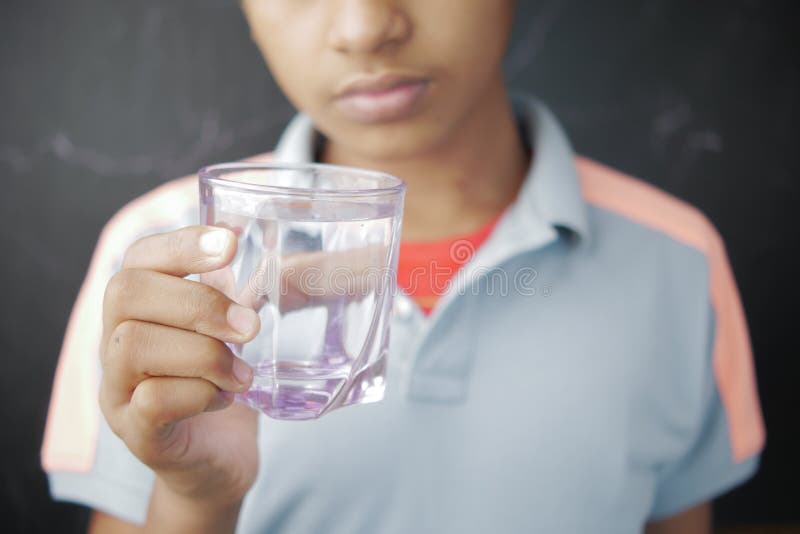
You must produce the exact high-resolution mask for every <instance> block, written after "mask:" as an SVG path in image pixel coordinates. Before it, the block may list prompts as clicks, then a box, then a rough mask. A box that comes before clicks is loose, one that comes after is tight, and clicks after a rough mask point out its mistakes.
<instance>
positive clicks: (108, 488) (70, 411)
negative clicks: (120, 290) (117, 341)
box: [41, 177, 197, 523]
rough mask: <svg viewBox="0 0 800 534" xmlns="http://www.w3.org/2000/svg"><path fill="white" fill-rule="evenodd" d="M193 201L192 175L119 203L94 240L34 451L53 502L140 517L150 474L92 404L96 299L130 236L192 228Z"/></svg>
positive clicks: (98, 322)
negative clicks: (41, 437) (39, 441)
mask: <svg viewBox="0 0 800 534" xmlns="http://www.w3.org/2000/svg"><path fill="white" fill-rule="evenodd" d="M196 204H197V180H196V178H194V177H187V178H183V179H179V180H174V181H172V182H169V183H167V184H164V185H162V186H160V187H158V188H156V189H155V190H153V191H151V192H150V193H148V194H146V195H144V196H142V197H140V198H138V199H137V200H135V201H133V202H131V203H130V204H128V205H127V206H125V207H124V208H123V209H122V210H120V212H118V213H117V214H116V215H115V216H114V217H113V218H112V219H111V221H109V223H108V224H107V225H106V226H105V227H104V229H103V232H102V233H101V235H100V239H99V241H98V243H97V246H96V248H95V253H94V255H93V257H92V261H91V264H90V266H89V271H88V273H87V275H86V278H85V280H84V282H83V285H82V286H81V289H80V292H79V294H78V298H77V300H76V302H75V305H74V306H73V309H72V313H71V315H70V319H69V323H68V326H67V330H66V333H65V336H64V343H63V345H62V348H61V353H60V355H59V360H58V367H57V368H56V375H55V380H54V383H53V390H52V395H51V398H50V406H49V410H48V416H47V424H46V427H45V432H44V440H43V443H42V449H41V461H42V467H43V468H44V470H45V472H46V473H47V476H48V481H49V484H50V493H51V495H52V497H53V498H54V499H56V500H63V501H71V502H76V503H79V504H83V505H85V506H88V507H90V508H93V509H97V510H102V511H104V512H107V513H109V514H111V515H114V516H116V517H119V518H121V519H124V520H126V521H129V522H133V523H142V522H143V521H144V519H145V516H146V513H147V506H148V502H149V498H150V493H151V488H152V482H153V473H152V471H150V469H149V468H147V467H146V466H145V465H143V464H142V463H141V462H139V460H138V459H137V458H136V457H135V456H133V454H131V453H130V451H128V449H127V447H126V446H125V444H124V443H123V442H122V440H121V439H119V438H118V437H117V436H116V435H115V434H114V433H113V432H112V431H111V430H110V428H109V427H108V425H107V424H106V422H105V420H104V418H103V417H102V414H101V412H100V408H99V406H98V402H97V394H98V384H99V377H100V372H101V370H100V362H99V343H100V336H101V334H102V307H103V296H104V293H105V287H106V284H107V283H108V280H109V279H110V278H111V276H112V275H113V274H114V273H115V272H116V271H117V270H118V269H119V266H120V264H121V262H122V258H123V257H124V254H125V251H126V250H127V248H128V247H129V246H130V245H131V244H132V243H133V242H134V241H136V239H138V238H140V237H142V236H144V235H147V234H152V233H156V232H161V231H169V230H174V229H176V228H178V227H181V226H186V225H189V224H196V221H197V207H196Z"/></svg>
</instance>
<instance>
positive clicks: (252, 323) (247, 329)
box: [228, 304, 258, 335]
mask: <svg viewBox="0 0 800 534" xmlns="http://www.w3.org/2000/svg"><path fill="white" fill-rule="evenodd" d="M228 324H229V325H231V327H232V328H233V329H234V330H236V331H238V332H239V333H241V334H245V335H249V334H250V333H251V332H252V331H253V330H255V329H256V326H257V325H258V314H257V313H256V312H254V311H253V310H251V309H250V308H245V307H244V306H240V305H238V304H231V306H230V307H229V308H228Z"/></svg>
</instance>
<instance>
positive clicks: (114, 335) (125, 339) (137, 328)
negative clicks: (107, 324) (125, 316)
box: [107, 320, 144, 360]
mask: <svg viewBox="0 0 800 534" xmlns="http://www.w3.org/2000/svg"><path fill="white" fill-rule="evenodd" d="M143 330H144V327H143V325H142V324H141V323H139V322H138V321H133V320H127V321H122V322H121V323H119V324H118V325H117V326H116V327H115V328H114V331H113V332H111V338H110V339H109V342H108V344H109V346H108V350H107V352H108V353H109V359H110V360H119V359H128V358H130V357H131V355H133V354H136V352H137V351H138V349H139V348H140V346H141V337H142V332H143Z"/></svg>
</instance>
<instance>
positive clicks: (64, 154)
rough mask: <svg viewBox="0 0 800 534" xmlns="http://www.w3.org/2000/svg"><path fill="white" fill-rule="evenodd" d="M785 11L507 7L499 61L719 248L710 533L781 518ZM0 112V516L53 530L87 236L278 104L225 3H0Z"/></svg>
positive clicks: (648, 4) (799, 518) (275, 117)
mask: <svg viewBox="0 0 800 534" xmlns="http://www.w3.org/2000/svg"><path fill="white" fill-rule="evenodd" d="M453 4H454V6H455V5H457V4H458V2H456V1H454V2H453ZM791 6H792V4H791V3H790V2H779V1H762V2H758V1H745V0H728V1H722V0H718V1H717V0H711V1H708V0H706V1H703V2H698V1H696V0H639V1H634V0H608V1H604V2H585V1H579V0H542V1H530V2H526V1H525V0H522V1H521V2H520V16H519V24H518V28H517V30H516V34H515V40H514V46H513V48H512V50H511V51H510V53H509V58H508V76H509V79H510V82H511V83H512V85H513V86H515V87H517V88H522V89H525V90H528V91H531V92H534V93H536V94H537V95H539V96H540V97H541V98H543V99H544V100H545V101H546V102H548V103H549V104H550V105H551V106H552V107H553V108H554V110H555V111H556V112H557V114H558V115H559V116H560V117H561V118H562V119H563V121H564V122H565V124H566V126H567V128H568V130H569V133H570V135H571V136H572V139H573V141H574V143H575V145H576V146H577V148H578V149H579V150H580V151H581V152H582V153H584V154H586V155H588V156H590V157H592V158H595V159H598V160H600V161H603V162H605V163H608V164H610V165H613V166H615V167H617V168H619V169H622V170H624V171H626V172H629V173H632V174H634V175H638V176H641V177H644V178H646V179H647V180H649V181H651V182H653V183H655V184H657V185H658V186H660V187H662V188H664V189H666V190H667V191H670V192H672V193H674V194H676V195H677V196H679V197H681V198H684V199H686V200H688V201H690V202H692V203H694V204H695V205H697V206H699V207H700V208H701V209H703V210H704V211H705V212H706V213H707V214H708V215H709V216H710V217H711V219H712V220H713V221H714V222H715V224H716V225H717V227H718V228H719V230H720V232H721V233H722V235H723V236H724V237H725V238H726V241H727V243H728V248H729V254H730V258H731V261H732V263H733V267H734V270H735V272H736V276H737V278H738V281H739V285H740V287H741V292H742V296H743V300H744V304H745V307H746V310H747V314H748V318H749V321H750V325H751V329H752V338H753V342H754V346H755V351H756V358H757V367H758V375H759V384H760V389H761V393H762V398H763V405H764V410H765V413H766V419H767V424H768V430H769V444H768V448H767V450H766V453H765V455H764V457H763V467H762V470H761V472H760V473H759V475H758V476H757V477H756V478H755V479H754V480H753V481H752V482H751V483H749V484H748V485H747V486H745V487H743V488H741V489H739V490H737V491H736V492H734V493H733V494H732V495H730V496H728V497H726V498H724V499H723V500H722V501H721V502H720V503H719V505H718V507H717V513H718V517H719V521H720V522H721V523H722V524H726V525H733V524H743V523H754V522H758V523H767V522H769V523H780V522H795V523H797V522H800V491H798V475H800V469H798V468H800V460H798V455H800V440H798V437H797V433H796V429H795V428H794V424H795V423H796V415H795V409H796V408H797V407H798V405H799V404H798V401H800V396H798V393H797V390H798V380H799V379H800V376H798V373H797V370H798V365H797V363H796V361H795V358H796V357H797V354H798V351H797V343H796V338H793V337H792V336H794V335H796V334H797V331H796V330H795V328H796V326H795V324H794V319H795V318H796V317H797V302H798V300H799V299H798V297H800V294H798V290H797V280H796V278H795V276H794V275H795V273H797V272H800V264H799V262H798V260H797V258H796V255H795V254H794V252H796V249H797V248H798V245H800V239H798V228H800V224H798V222H797V217H796V213H797V212H798V207H799V206H800V186H799V185H798V177H799V176H800V159H799V158H798V146H797V145H798V136H797V124H798V120H800V116H798V109H797V100H798V99H797V95H798V90H799V89H800V85H799V84H798V68H797V65H798V63H797V55H798V47H797V44H798V43H797V39H796V38H795V37H794V35H793V31H794V28H793V23H794V21H795V20H796V19H794V18H793V12H792V7H791ZM0 105H2V114H1V115H0V177H2V180H1V181H0V187H1V188H2V189H0V251H1V252H0V257H2V264H1V265H0V291H1V292H0V301H1V302H2V308H1V309H2V321H0V357H2V358H3V371H2V372H1V373H0V387H2V389H1V390H0V394H1V395H2V398H0V433H2V434H1V435H2V440H0V518H2V520H3V521H4V522H5V525H6V526H7V527H9V528H4V529H2V530H4V531H8V530H11V531H25V532H45V531H51V530H55V531H58V532H69V531H71V530H76V529H79V528H82V522H83V521H84V520H85V519H84V516H85V514H84V513H83V511H82V510H80V509H78V508H76V507H73V506H70V505H65V504H54V503H52V502H50V500H49V497H48V494H47V490H46V481H45V477H44V475H43V474H42V473H41V471H40V468H39V464H38V448H39V443H40V440H41V435H42V429H43V425H44V418H45V412H46V407H47V403H48V396H49V389H50V381H51V380H52V376H53V372H54V368H55V363H56V357H57V355H58V350H59V346H60V343H61V336H62V335H63V331H64V327H65V324H66V320H67V317H68V313H69V310H70V306H71V304H72V302H73V300H74V298H75V296H76V294H77V290H78V287H79V284H80V282H81V280H82V277H83V275H84V272H85V270H86V268H87V265H88V261H89V258H90V255H91V252H92V248H93V246H94V244H95V240H96V238H97V235H98V233H99V231H100V228H101V226H102V225H103V223H104V222H105V221H106V220H107V219H108V218H109V217H110V216H111V215H112V214H113V213H114V212H115V211H116V210H117V209H118V208H119V207H120V206H122V205H123V204H124V203H125V202H126V201H128V200H130V199H132V198H134V197H135V196H137V195H139V194H141V193H143V192H145V191H147V190H148V189H150V188H152V187H153V186H155V185H156V184H158V183H160V182H162V181H164V180H167V179H169V178H173V177H177V176H179V175H183V174H186V173H189V172H192V171H194V170H196V169H197V168H198V167H199V166H200V165H201V164H204V163H209V162H215V161H221V160H231V159H235V158H239V157H242V156H245V155H249V154H253V153H256V152H261V151H265V150H268V149H270V148H271V147H272V145H273V143H274V142H275V140H276V138H277V136H278V134H279V133H280V131H281V129H282V126H283V125H284V123H285V122H286V120H287V119H288V118H289V117H290V116H291V115H292V110H291V108H290V106H289V105H288V103H287V102H286V100H285V99H284V98H283V97H282V96H281V94H280V93H279V91H278V89H277V88H276V86H275V84H274V83H273V82H272V81H271V79H270V77H269V75H268V73H267V71H266V69H265V68H264V67H263V64H262V62H261V59H260V57H259V56H258V54H257V52H256V50H255V48H254V47H253V46H252V45H251V44H250V42H249V40H248V33H247V29H246V28H245V25H244V22H243V20H242V18H241V15H240V14H239V13H238V11H237V8H236V6H235V2H233V0H229V1H224V0H162V1H156V0H139V1H136V2H131V1H124V0H70V1H68V2H62V1H54V0H3V1H2V2H0ZM793 339H795V341H792V340H793ZM76 531H77V530H76Z"/></svg>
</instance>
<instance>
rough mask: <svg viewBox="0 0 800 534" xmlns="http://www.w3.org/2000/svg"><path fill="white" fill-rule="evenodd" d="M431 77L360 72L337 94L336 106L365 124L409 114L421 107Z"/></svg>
mask: <svg viewBox="0 0 800 534" xmlns="http://www.w3.org/2000/svg"><path fill="white" fill-rule="evenodd" d="M429 85H430V80H428V79H427V78H422V77H415V76H406V75H398V74H382V75H377V76H366V75H361V76H358V77H356V78H353V79H350V80H348V81H347V82H346V83H345V84H344V85H343V86H342V87H341V88H340V89H339V91H337V93H336V99H335V101H334V102H335V104H336V107H337V108H338V109H339V111H341V112H342V113H343V114H344V115H346V116H347V117H349V118H351V119H353V120H355V121H358V122H365V123H374V122H382V121H390V120H397V119H402V118H405V117H408V116H409V115H411V114H413V113H414V112H415V111H416V110H417V108H418V107H419V104H420V102H421V101H422V98H423V96H424V95H425V93H426V92H427V89H428V86H429Z"/></svg>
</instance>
